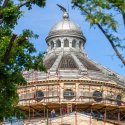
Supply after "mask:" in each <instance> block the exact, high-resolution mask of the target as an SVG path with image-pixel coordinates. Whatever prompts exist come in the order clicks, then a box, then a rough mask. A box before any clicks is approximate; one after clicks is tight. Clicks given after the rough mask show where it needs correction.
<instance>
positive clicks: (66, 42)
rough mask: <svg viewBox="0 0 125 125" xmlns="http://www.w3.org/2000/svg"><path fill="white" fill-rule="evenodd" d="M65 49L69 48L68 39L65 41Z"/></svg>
mask: <svg viewBox="0 0 125 125" xmlns="http://www.w3.org/2000/svg"><path fill="white" fill-rule="evenodd" d="M64 47H69V41H68V40H67V39H65V40H64Z"/></svg>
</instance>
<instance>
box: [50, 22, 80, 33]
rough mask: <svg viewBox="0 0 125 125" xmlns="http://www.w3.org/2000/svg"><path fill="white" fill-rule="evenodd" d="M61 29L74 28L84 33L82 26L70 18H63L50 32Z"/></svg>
mask: <svg viewBox="0 0 125 125" xmlns="http://www.w3.org/2000/svg"><path fill="white" fill-rule="evenodd" d="M60 30H73V31H78V32H81V33H82V31H81V29H80V27H79V26H78V25H76V24H75V23H73V22H72V21H70V20H61V21H60V22H58V23H57V24H56V25H55V26H54V27H53V28H52V29H51V31H50V32H55V31H60Z"/></svg>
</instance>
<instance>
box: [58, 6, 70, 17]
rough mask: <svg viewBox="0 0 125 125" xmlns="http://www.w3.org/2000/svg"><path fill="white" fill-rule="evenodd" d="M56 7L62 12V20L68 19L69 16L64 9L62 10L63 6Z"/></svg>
mask: <svg viewBox="0 0 125 125" xmlns="http://www.w3.org/2000/svg"><path fill="white" fill-rule="evenodd" d="M57 6H58V7H59V8H60V9H61V10H62V12H63V19H69V14H68V12H67V10H66V8H64V7H63V6H61V5H59V4H57Z"/></svg>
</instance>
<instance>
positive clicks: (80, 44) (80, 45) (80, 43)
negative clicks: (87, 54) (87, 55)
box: [79, 41, 82, 49]
mask: <svg viewBox="0 0 125 125" xmlns="http://www.w3.org/2000/svg"><path fill="white" fill-rule="evenodd" d="M79 48H80V49H82V42H81V41H79Z"/></svg>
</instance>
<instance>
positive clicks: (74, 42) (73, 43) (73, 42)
mask: <svg viewBox="0 0 125 125" xmlns="http://www.w3.org/2000/svg"><path fill="white" fill-rule="evenodd" d="M72 47H74V48H76V40H73V41H72Z"/></svg>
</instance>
